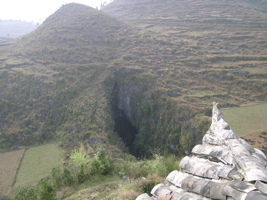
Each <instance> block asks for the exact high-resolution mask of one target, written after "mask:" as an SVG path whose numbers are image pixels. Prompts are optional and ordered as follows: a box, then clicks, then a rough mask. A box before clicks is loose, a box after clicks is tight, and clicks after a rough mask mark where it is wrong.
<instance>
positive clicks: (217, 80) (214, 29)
mask: <svg viewBox="0 0 267 200" xmlns="http://www.w3.org/2000/svg"><path fill="white" fill-rule="evenodd" d="M266 15H267V13H266V3H265V1H250V0H247V1H242V2H241V1H239V0H237V1H226V0H225V1H224V0H223V1H214V0H206V1H200V0H195V1H185V0H179V1H174V0H168V1H153V0H145V1H144V0H143V1H140V0H131V1H126V0H114V1H113V2H112V3H110V4H108V5H107V6H106V7H104V8H103V10H102V11H98V10H95V9H93V8H90V7H88V6H85V5H81V4H75V3H72V4H67V5H64V6H62V7H61V8H60V9H59V10H58V11H56V12H55V13H54V14H53V15H51V16H50V17H48V18H47V20H46V21H45V22H44V23H43V24H42V25H40V26H39V27H38V28H37V29H36V30H34V31H33V32H31V33H29V34H27V35H25V36H22V37H20V38H18V39H16V40H13V41H10V42H9V43H2V44H0V149H1V151H9V150H13V149H18V148H22V146H25V148H27V147H29V146H30V147H31V146H33V145H37V146H38V145H40V144H43V143H48V142H53V143H54V142H56V143H58V144H59V145H60V147H62V148H63V149H64V150H65V154H64V161H66V163H65V165H64V168H63V169H64V171H60V170H61V169H57V170H59V171H55V170H54V171H53V172H54V176H55V177H54V178H55V179H56V181H58V180H61V179H63V180H64V181H65V182H64V183H63V182H60V184H58V185H57V187H62V185H63V186H66V187H68V186H70V185H71V184H78V183H81V182H83V181H85V180H88V179H89V178H88V177H90V178H91V174H90V173H91V171H90V170H92V169H91V167H92V168H93V164H92V161H95V162H96V163H95V165H96V166H98V164H99V162H104V163H102V164H105V165H106V167H108V168H109V167H111V166H109V164H107V160H106V157H105V154H99V152H102V153H103V152H104V153H106V155H107V156H108V157H109V158H112V159H114V160H113V161H114V163H113V165H114V166H115V167H114V166H113V167H114V168H113V171H114V173H115V172H116V173H117V174H119V175H120V176H121V175H122V174H125V173H126V171H127V173H129V174H131V176H132V177H133V178H139V177H138V176H139V175H140V176H143V175H144V174H145V176H146V175H148V174H151V173H152V174H153V173H154V171H158V172H159V171H160V170H163V171H161V172H159V173H161V174H162V175H164V174H165V175H166V171H167V168H173V165H174V162H173V159H177V158H170V160H168V159H166V160H164V159H165V158H166V157H164V158H161V157H160V156H159V155H167V154H169V153H174V154H175V155H176V156H182V155H184V154H188V153H190V151H191V149H192V147H193V146H194V145H195V144H196V143H199V141H200V140H201V139H202V136H203V135H204V134H205V132H206V130H208V126H209V125H210V116H211V102H213V101H217V102H219V103H220V104H221V105H222V106H223V107H238V106H240V105H244V104H252V103H258V104H261V103H266V101H267V99H266V97H267V82H266V80H267V79H266V78H267V71H266V64H267V56H266V55H267V52H266V51H267V48H266V41H267V34H266V31H267V30H266V28H265V27H266V26H267V20H266V19H267V16H266ZM259 120H263V119H259ZM80 147H81V148H80ZM73 149H75V151H72V150H73ZM73 152H74V153H73ZM84 152H85V153H87V155H86V156H87V157H85V156H84ZM128 153H131V154H132V155H134V156H135V157H136V158H144V157H147V158H151V157H153V156H154V157H155V158H156V159H155V160H154V161H151V162H149V161H148V162H142V161H141V162H136V160H135V159H134V158H133V156H130V155H129V154H128ZM73 154H74V155H76V156H77V155H80V154H81V155H82V158H86V159H87V161H86V162H89V161H88V160H90V164H89V165H88V166H87V165H86V168H83V166H84V165H81V166H79V167H80V168H75V167H77V166H74V165H73V163H71V162H69V160H70V157H71V155H73ZM103 155H104V156H103ZM101 159H102V160H101ZM165 161H166V163H168V166H167V165H166V166H165V163H164V162H165ZM162 163H163V165H164V168H163V167H159V166H161V164H162ZM87 164H88V163H87ZM96 166H95V167H96ZM144 166H145V167H144ZM153 166H154V167H153ZM155 166H156V167H155ZM176 166H177V165H176ZM97 168H98V167H97ZM152 168H153V170H154V171H153V170H151V169H152ZM85 169H86V170H87V171H84V170H85ZM99 169H101V168H99ZM75 170H76V171H75ZM77 170H80V171H77ZM142 170H144V171H142ZM145 170H147V171H145ZM149 170H150V172H149V173H148V171H149ZM137 171H139V172H140V173H139V175H138V174H137ZM76 172H79V173H81V175H82V176H80V174H77V173H76ZM92 173H93V172H92ZM94 173H95V172H94ZM101 173H102V175H103V172H101ZM105 173H106V172H105V171H104V175H106V174H105ZM70 174H74V175H75V176H74V179H75V178H76V179H77V180H76V179H75V180H74V179H73V180H69V175H70ZM96 174H97V173H96ZM56 175H58V176H59V177H56ZM83 175H84V176H83ZM85 175H86V177H85ZM57 178H58V179H57ZM97 178H99V177H97V176H94V177H93V179H92V180H91V179H90V181H91V182H90V181H89V182H88V184H89V185H90V184H91V185H92V184H94V183H93V182H94V179H97ZM100 178H101V177H100ZM102 178H103V177H102ZM107 179H109V177H105V178H104V180H107ZM97 180H101V179H97ZM147 181H148V182H147V184H148V185H149V184H150V185H154V184H155V182H156V181H157V180H154V177H150V178H149V179H148V180H147ZM149 181H151V182H149ZM144 182H145V181H144ZM117 183H118V184H120V180H116V185H118V184H117ZM53 184H55V183H53ZM64 184H65V185H64ZM99 184H100V185H101V186H100V185H99V187H98V186H97V187H96V191H97V194H100V193H101V192H102V190H103V188H104V189H107V191H106V192H105V193H104V194H107V193H108V192H109V189H110V188H111V189H112V186H113V185H114V184H113V183H111V182H110V183H108V184H107V186H106V184H101V183H99ZM71 186H72V185H71ZM8 187H10V185H8ZM81 187H84V186H81ZM127 187H128V186H127ZM119 188H120V187H119V186H118V187H116V189H118V190H119ZM138 188H139V189H140V188H141V186H140V185H139V186H138ZM148 188H149V186H148ZM148 188H146V190H148ZM57 189H58V188H57ZM75 190H76V189H75ZM112 190H113V189H112ZM143 190H145V189H144V188H143V189H142V191H143ZM85 192H86V193H87V194H86V195H85V197H86V198H87V197H88V198H89V196H90V197H91V196H92V195H94V191H92V190H86V191H85ZM140 192H141V189H140V191H139V190H138V194H139V193H140ZM53 195H54V194H53ZM57 195H60V194H57ZM69 195H71V194H69ZM77 195H78V194H77ZM112 195H114V194H112ZM65 197H67V196H65ZM62 198H63V197H62ZM74 198H75V196H74ZM99 198H101V197H99ZM122 199H127V198H122Z"/></svg>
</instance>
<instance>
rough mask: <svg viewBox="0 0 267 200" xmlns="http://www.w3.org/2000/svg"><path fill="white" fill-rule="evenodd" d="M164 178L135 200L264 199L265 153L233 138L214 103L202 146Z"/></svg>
mask: <svg viewBox="0 0 267 200" xmlns="http://www.w3.org/2000/svg"><path fill="white" fill-rule="evenodd" d="M166 179H167V181H168V184H158V185H156V186H155V187H154V188H153V190H152V191H151V194H152V197H150V196H149V195H148V194H142V195H140V196H139V197H137V199H136V200H156V199H157V200H201V199H221V200H234V199H235V200H267V161H266V156H265V154H264V153H263V152H262V151H260V150H259V149H255V148H253V147H252V146H250V145H249V144H248V143H247V142H246V141H245V140H243V139H242V138H237V137H236V136H235V134H234V132H233V131H232V130H231V128H230V126H229V125H228V123H226V122H225V120H224V119H223V115H222V112H221V110H220V109H219V105H218V104H217V103H215V102H214V103H213V111H212V124H211V126H210V128H209V130H208V131H207V133H206V135H205V136H204V137H203V140H202V144H198V145H196V146H195V147H194V148H193V150H192V155H191V156H186V157H184V158H183V159H182V161H181V162H180V171H177V170H175V171H173V172H171V173H170V174H169V175H168V177H167V178H166Z"/></svg>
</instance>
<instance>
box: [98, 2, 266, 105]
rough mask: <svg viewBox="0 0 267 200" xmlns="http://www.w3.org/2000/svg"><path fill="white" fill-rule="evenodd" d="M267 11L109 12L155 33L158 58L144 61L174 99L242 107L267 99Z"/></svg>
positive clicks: (143, 8)
mask: <svg viewBox="0 0 267 200" xmlns="http://www.w3.org/2000/svg"><path fill="white" fill-rule="evenodd" d="M264 8H266V7H263V6H262V7H260V8H259V7H257V5H254V4H249V3H248V4H247V3H245V2H244V1H242V2H241V1H234V2H229V1H206V2H203V1H183V0H181V1H174V0H170V1H152V0H150V1H140V0H134V1H125V0H115V1H113V2H112V3H111V4H109V5H108V6H106V7H105V8H104V9H103V10H104V12H107V13H109V14H111V15H114V16H116V17H117V18H119V19H121V20H125V21H128V22H129V23H132V24H135V25H136V26H138V27H142V28H144V30H146V31H149V32H150V33H151V39H152V40H154V43H155V46H154V48H153V50H154V51H153V52H154V54H153V53H152V54H151V53H147V54H146V56H143V61H148V62H149V63H148V64H147V65H149V66H151V70H150V72H152V73H155V74H157V75H158V76H159V77H160V86H161V87H163V88H164V89H165V90H166V92H167V93H168V95H169V96H170V97H172V98H173V99H174V100H176V101H179V102H190V103H193V102H194V103H198V104H199V103H201V102H203V103H204V102H211V101H213V100H216V99H217V100H219V101H220V102H221V103H222V104H224V103H230V104H240V102H242V101H250V100H257V99H262V100H266V98H265V97H266V90H265V89H264V88H266V76H267V71H266V68H265V66H266V59H267V57H266V42H265V41H266V39H267V38H266V29H265V28H264V27H266V24H267V21H266V12H265V11H266V10H265V9H264ZM139 52H140V50H139ZM141 52H143V54H145V50H143V51H141ZM159 55H160V56H159ZM255 68H256V69H261V70H259V71H257V70H255Z"/></svg>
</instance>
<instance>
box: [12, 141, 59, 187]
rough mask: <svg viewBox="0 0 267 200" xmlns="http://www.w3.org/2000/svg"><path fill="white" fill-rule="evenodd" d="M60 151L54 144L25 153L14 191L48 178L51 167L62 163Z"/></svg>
mask: <svg viewBox="0 0 267 200" xmlns="http://www.w3.org/2000/svg"><path fill="white" fill-rule="evenodd" d="M60 156H61V151H60V149H59V147H58V146H57V145H56V144H47V145H43V146H39V147H32V148H30V149H28V150H27V151H26V152H25V156H24V159H23V161H22V163H21V167H20V169H19V173H18V176H17V180H16V183H15V185H14V187H13V189H14V190H16V189H18V188H20V187H25V186H29V185H36V184H37V183H38V182H39V181H40V180H41V179H42V178H45V177H47V176H49V174H50V172H51V170H52V168H53V167H57V166H59V165H60V164H61V163H62V160H61V158H60Z"/></svg>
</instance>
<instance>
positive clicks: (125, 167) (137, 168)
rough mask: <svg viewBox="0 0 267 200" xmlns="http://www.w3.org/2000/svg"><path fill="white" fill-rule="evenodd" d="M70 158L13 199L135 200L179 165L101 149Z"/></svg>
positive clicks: (166, 158) (164, 158) (78, 152)
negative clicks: (115, 155) (117, 155)
mask: <svg viewBox="0 0 267 200" xmlns="http://www.w3.org/2000/svg"><path fill="white" fill-rule="evenodd" d="M70 158H71V159H70V160H69V161H68V162H67V163H65V165H64V166H61V167H56V168H53V170H52V171H51V174H50V178H49V179H45V180H42V181H40V182H39V184H38V185H36V186H34V187H30V186H27V187H23V188H21V189H19V190H17V191H16V192H15V194H14V195H13V199H15V200H18V199H27V198H28V199H63V198H67V197H69V198H67V199H75V198H77V196H79V195H81V196H82V197H83V198H89V197H92V196H94V195H96V194H97V198H96V199H102V198H103V197H106V198H110V199H116V198H119V199H122V198H123V197H124V198H125V199H134V198H136V197H137V196H138V194H140V192H141V193H143V192H149V191H150V190H151V189H152V188H153V187H154V185H155V184H157V183H160V182H162V181H163V180H164V177H165V176H166V175H167V174H168V173H169V172H170V171H172V170H175V169H177V168H178V164H179V160H178V159H177V158H176V157H175V156H173V155H166V156H160V155H157V154H155V155H154V157H153V159H150V160H136V159H135V158H133V157H128V158H125V159H114V158H112V157H110V156H109V155H108V153H107V152H106V151H105V150H100V151H98V152H97V153H96V154H95V155H94V156H93V157H88V156H87V155H86V151H85V150H84V149H83V148H79V149H75V150H73V151H72V152H71V153H70ZM81 160H82V162H81ZM84 163H87V164H86V165H84ZM145 177H147V178H145ZM66 189H67V191H66ZM77 190H80V192H79V194H76V191H77ZM111 191H112V192H111ZM95 197H96V196H95Z"/></svg>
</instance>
